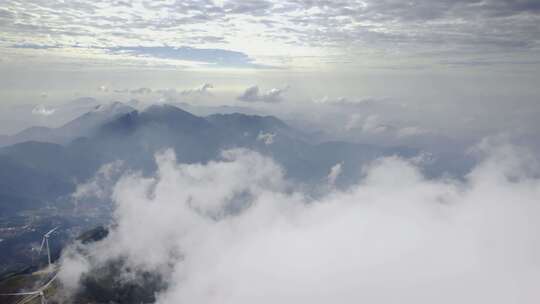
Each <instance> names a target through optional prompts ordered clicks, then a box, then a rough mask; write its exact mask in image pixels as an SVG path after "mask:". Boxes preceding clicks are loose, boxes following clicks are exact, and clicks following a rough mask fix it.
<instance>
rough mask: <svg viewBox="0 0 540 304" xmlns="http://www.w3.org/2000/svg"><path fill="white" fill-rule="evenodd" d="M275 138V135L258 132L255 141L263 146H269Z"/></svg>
mask: <svg viewBox="0 0 540 304" xmlns="http://www.w3.org/2000/svg"><path fill="white" fill-rule="evenodd" d="M275 137H276V134H274V133H265V132H262V131H261V132H259V135H257V140H258V141H262V142H263V143H264V144H265V145H267V146H269V145H271V144H273V143H274V138H275Z"/></svg>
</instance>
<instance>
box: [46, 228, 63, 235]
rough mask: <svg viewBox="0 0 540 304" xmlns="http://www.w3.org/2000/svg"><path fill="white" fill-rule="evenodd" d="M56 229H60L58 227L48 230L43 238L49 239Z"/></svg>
mask: <svg viewBox="0 0 540 304" xmlns="http://www.w3.org/2000/svg"><path fill="white" fill-rule="evenodd" d="M58 228H60V227H54V228H53V229H51V230H49V231H48V232H47V233H45V236H47V237H49V236H50V235H51V234H52V233H53V232H54V231H56V229H58Z"/></svg>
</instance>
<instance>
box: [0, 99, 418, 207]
mask: <svg viewBox="0 0 540 304" xmlns="http://www.w3.org/2000/svg"><path fill="white" fill-rule="evenodd" d="M17 136H18V139H20V140H22V139H23V138H35V137H37V138H39V137H41V140H42V141H45V142H37V141H28V142H24V143H19V144H16V145H12V146H8V147H4V148H0V208H2V210H5V211H6V212H7V211H15V210H19V209H25V208H32V206H33V205H35V207H39V206H42V205H43V204H45V202H51V201H54V199H56V198H59V197H61V196H65V195H69V194H70V193H72V192H73V191H74V189H75V187H76V183H78V182H82V181H84V180H86V179H88V178H89V177H91V176H92V175H93V174H94V172H96V171H97V170H98V169H99V167H100V166H102V165H104V164H106V163H109V162H112V161H115V160H123V161H124V162H125V164H126V167H127V168H131V169H134V170H142V171H143V172H145V173H151V172H152V171H153V170H154V169H155V163H154V154H155V153H156V152H158V151H161V150H163V149H166V148H172V149H174V151H175V152H176V156H177V159H178V161H180V162H185V163H196V162H202V163H204V162H207V161H209V160H212V159H216V158H218V157H219V156H220V153H221V151H223V150H224V149H230V148H249V149H252V150H255V151H258V152H260V153H262V154H264V155H268V156H270V157H272V158H274V159H275V160H276V162H278V163H279V164H281V165H282V166H283V167H284V168H285V170H286V174H287V176H288V177H289V178H291V179H292V180H294V181H296V182H299V183H303V184H316V183H321V182H324V181H325V178H326V175H327V174H328V172H329V170H330V168H331V167H332V166H334V165H335V164H337V163H344V164H346V165H345V166H344V171H343V176H340V177H339V179H338V183H340V184H343V185H346V184H349V183H352V182H353V181H356V180H357V178H358V177H359V176H360V172H361V166H362V165H364V164H366V163H367V162H369V161H371V160H373V159H375V158H378V157H381V156H387V155H400V156H404V157H411V156H414V155H415V154H416V153H418V151H416V150H415V149H409V148H403V147H397V148H384V147H376V146H371V145H360V144H354V143H346V142H332V143H323V144H311V143H309V142H307V141H305V140H304V135H303V133H302V132H300V131H298V130H295V129H294V128H292V127H290V126H289V125H287V124H286V123H284V122H283V121H281V120H279V119H277V118H275V117H272V116H258V115H246V114H239V113H233V114H215V115H210V116H207V117H199V116H195V115H193V114H191V113H189V112H186V111H184V110H181V109H179V108H177V107H175V106H172V105H166V104H162V105H153V106H150V107H148V108H147V109H145V110H143V111H137V110H135V109H133V108H132V107H129V106H126V105H124V104H121V103H112V104H109V105H106V106H97V107H95V108H94V109H93V110H92V111H90V112H88V113H86V114H84V115H82V116H80V117H78V118H76V119H74V120H72V121H70V122H69V123H67V124H65V125H64V126H62V127H60V128H57V129H47V128H30V129H28V130H25V131H23V132H21V133H19V134H18V135H17ZM46 141H50V142H48V143H47V142H46ZM55 142H62V143H63V144H62V145H60V144H57V143H55ZM17 202H18V203H17ZM14 204H18V205H17V206H18V207H13V205H14Z"/></svg>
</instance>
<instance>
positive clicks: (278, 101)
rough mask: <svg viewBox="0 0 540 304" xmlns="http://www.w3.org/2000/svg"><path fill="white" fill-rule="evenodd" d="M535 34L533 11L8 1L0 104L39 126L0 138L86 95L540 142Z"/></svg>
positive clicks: (481, 6) (470, 2)
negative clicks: (23, 110) (510, 135)
mask: <svg viewBox="0 0 540 304" xmlns="http://www.w3.org/2000/svg"><path fill="white" fill-rule="evenodd" d="M539 22H540V3H539V2H538V1H536V0H482V1H480V0H478V1H476V0H458V1H455V0H414V1H400V0H383V1H375V0H365V1H356V0H351V1H345V0H343V1H342V0H338V1H323V0H321V1H316V0H297V1H272V0H247V1H232V0H231V1H227V0H224V1H211V0H202V1H173V0H168V1H39V0H37V1H32V0H29V1H15V0H3V1H1V2H0V33H1V35H0V107H16V106H21V105H33V106H38V107H39V108H35V107H34V108H32V114H33V116H32V117H33V118H39V119H33V120H32V121H31V122H26V121H25V122H24V123H20V121H22V120H23V119H22V118H21V119H18V121H15V122H13V123H10V125H7V124H2V125H1V126H0V127H1V128H2V129H3V132H0V133H1V134H13V133H15V132H17V131H20V130H21V129H23V128H24V127H28V126H30V125H33V124H41V125H47V126H56V125H59V124H60V121H61V122H65V121H64V120H59V119H56V120H55V121H54V122H51V121H52V120H53V119H54V117H55V115H56V114H55V113H54V107H55V106H56V105H59V104H63V103H66V102H69V101H72V100H75V99H78V98H83V97H92V98H96V99H98V100H99V101H101V102H110V101H114V100H119V101H129V100H132V99H137V100H142V101H147V102H154V103H155V102H188V103H191V104H194V105H197V106H219V105H232V106H242V107H249V108H257V111H259V112H264V113H269V114H274V115H277V116H279V117H281V118H285V119H287V118H290V117H293V118H297V119H296V120H297V123H299V124H301V125H302V126H303V127H310V128H315V127H316V128H317V131H319V130H321V129H322V130H323V131H325V132H327V133H336V132H338V131H340V130H337V129H341V131H343V130H355V131H358V130H361V131H362V130H363V131H369V130H371V131H377V130H379V131H381V130H383V129H384V128H383V129H381V128H378V127H377V126H385V125H386V126H391V127H392V128H393V127H395V125H400V126H399V127H398V128H401V129H404V130H403V131H402V132H401V133H400V134H407V133H409V134H410V133H411V132H412V133H418V132H420V133H424V134H425V133H426V129H429V132H439V131H440V130H444V131H445V132H446V133H447V134H445V135H450V136H454V137H455V136H458V137H459V136H465V135H467V136H468V134H474V137H475V138H477V137H479V136H477V135H485V134H489V133H497V132H502V131H509V130H517V131H518V132H524V133H534V132H536V131H537V130H536V129H537V127H535V124H536V123H535V121H536V118H535V117H536V115H537V114H539V113H540V93H539V91H538V88H537V83H538V79H539V78H540V68H539V67H540V52H539V51H540V44H539V42H540V28H539V27H538V24H539ZM366 101H368V102H367V103H366ZM375 102H378V104H377V105H376V106H371V107H372V108H377V110H376V111H372V110H366V109H365V105H366V104H370V103H371V104H373V103H375ZM321 104H326V105H328V104H331V105H332V106H331V107H333V108H338V107H341V110H336V109H331V108H329V107H328V106H321ZM359 104H362V105H359ZM351 106H353V107H354V106H356V110H354V111H352V112H351V109H352V108H353V107H351ZM3 111H4V112H5V113H8V111H7V110H3ZM51 111H53V112H51ZM334 112H336V113H337V112H340V113H341V114H340V115H338V116H335V115H334V116H329V115H330V114H327V113H334ZM57 113H58V112H57ZM306 113H309V114H306ZM321 113H322V114H321ZM6 115H7V114H6ZM9 116H12V115H11V114H10V115H9ZM43 117H47V119H46V120H45V119H44V118H43ZM312 117H317V119H316V121H313V119H312ZM8 118H9V117H7V118H3V119H4V120H8ZM396 120H398V121H396ZM299 121H300V122H299ZM325 121H332V122H338V121H339V126H338V127H336V126H335V125H334V126H329V125H325V124H324V123H322V124H321V122H325ZM315 125H317V126H315ZM373 126H375V127H373ZM386 129H388V128H386ZM521 129H526V130H521ZM314 131H315V130H314ZM357 133H358V132H357ZM362 133H366V132H362ZM367 133H369V132H367ZM371 133H373V132H371ZM376 133H380V132H376ZM365 137H366V136H363V137H362V138H363V139H365Z"/></svg>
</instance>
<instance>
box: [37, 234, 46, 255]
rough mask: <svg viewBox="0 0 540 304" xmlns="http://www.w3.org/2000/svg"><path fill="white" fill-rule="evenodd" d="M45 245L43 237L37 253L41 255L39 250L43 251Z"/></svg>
mask: <svg viewBox="0 0 540 304" xmlns="http://www.w3.org/2000/svg"><path fill="white" fill-rule="evenodd" d="M44 245H45V237H43V239H42V240H41V246H40V247H39V251H38V252H39V253H41V250H43V246H44Z"/></svg>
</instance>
